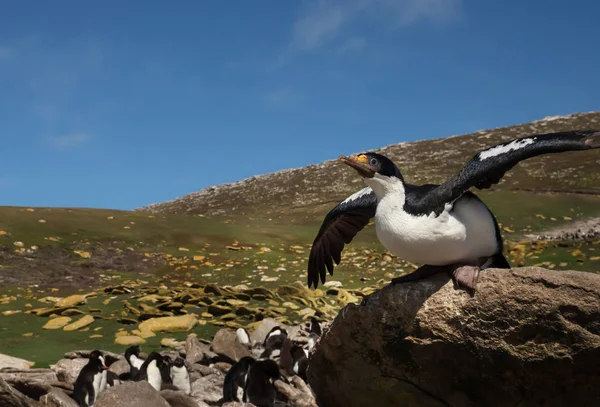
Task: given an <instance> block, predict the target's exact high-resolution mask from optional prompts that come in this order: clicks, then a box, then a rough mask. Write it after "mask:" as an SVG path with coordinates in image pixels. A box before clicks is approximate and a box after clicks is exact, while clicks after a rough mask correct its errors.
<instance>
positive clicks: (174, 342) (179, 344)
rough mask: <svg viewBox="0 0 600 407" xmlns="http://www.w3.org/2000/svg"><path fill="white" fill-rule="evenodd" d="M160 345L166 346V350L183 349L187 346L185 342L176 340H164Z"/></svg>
mask: <svg viewBox="0 0 600 407" xmlns="http://www.w3.org/2000/svg"><path fill="white" fill-rule="evenodd" d="M160 345H161V346H164V347H166V348H173V349H175V348H181V347H183V346H184V345H185V342H183V341H178V340H177V339H175V338H162V339H161V340H160Z"/></svg>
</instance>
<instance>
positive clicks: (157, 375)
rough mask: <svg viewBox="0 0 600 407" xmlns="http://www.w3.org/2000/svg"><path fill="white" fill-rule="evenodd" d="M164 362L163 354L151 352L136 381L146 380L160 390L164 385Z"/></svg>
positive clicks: (135, 378)
mask: <svg viewBox="0 0 600 407" xmlns="http://www.w3.org/2000/svg"><path fill="white" fill-rule="evenodd" d="M164 364H165V362H164V360H163V356H162V355H161V354H160V353H158V352H152V353H150V354H149V355H148V358H147V359H146V360H145V361H144V363H143V364H142V366H140V369H139V371H138V372H137V374H136V375H135V377H134V378H133V380H134V381H136V382H139V381H142V380H146V381H148V383H150V385H151V386H152V387H154V388H155V389H156V391H160V390H161V386H162V373H161V368H162V366H163V365H164Z"/></svg>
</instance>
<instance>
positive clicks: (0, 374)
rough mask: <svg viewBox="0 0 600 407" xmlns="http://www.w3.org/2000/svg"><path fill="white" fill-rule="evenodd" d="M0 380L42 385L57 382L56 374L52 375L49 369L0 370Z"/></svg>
mask: <svg viewBox="0 0 600 407" xmlns="http://www.w3.org/2000/svg"><path fill="white" fill-rule="evenodd" d="M0 378H2V379H4V380H6V381H9V382H10V381H14V380H16V379H24V380H37V381H40V382H43V383H53V382H57V381H59V380H58V377H57V375H56V373H54V372H53V371H52V370H50V369H45V368H40V369H12V368H6V369H2V370H0ZM0 406H1V404H0Z"/></svg>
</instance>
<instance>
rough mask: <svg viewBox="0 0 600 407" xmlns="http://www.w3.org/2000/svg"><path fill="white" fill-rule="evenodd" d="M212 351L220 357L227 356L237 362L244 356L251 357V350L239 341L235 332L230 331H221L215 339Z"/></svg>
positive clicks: (224, 329) (225, 329)
mask: <svg viewBox="0 0 600 407" xmlns="http://www.w3.org/2000/svg"><path fill="white" fill-rule="evenodd" d="M212 350H213V352H215V353H216V354H218V355H221V356H225V357H227V358H229V359H231V360H233V361H234V362H237V361H238V360H240V359H241V358H243V357H244V356H250V350H249V349H248V348H247V347H246V346H244V345H242V344H241V343H239V342H238V341H237V336H236V334H235V332H233V331H231V330H230V329H227V328H223V329H220V330H219V331H218V332H217V333H216V334H215V338H214V339H213V343H212Z"/></svg>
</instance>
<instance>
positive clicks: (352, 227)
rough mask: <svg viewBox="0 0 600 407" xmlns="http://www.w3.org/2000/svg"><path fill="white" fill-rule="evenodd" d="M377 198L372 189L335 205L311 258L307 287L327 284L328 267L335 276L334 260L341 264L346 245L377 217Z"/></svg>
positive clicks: (360, 192) (353, 195) (311, 253)
mask: <svg viewBox="0 0 600 407" xmlns="http://www.w3.org/2000/svg"><path fill="white" fill-rule="evenodd" d="M376 209H377V197H376V196H375V193H374V192H373V190H372V189H371V188H370V187H366V188H363V189H361V190H360V191H358V192H356V193H354V194H352V195H350V196H349V197H348V198H346V199H345V200H344V201H342V202H340V203H339V204H338V205H336V206H335V207H334V208H333V209H332V210H331V211H330V212H329V213H328V214H327V216H325V219H324V220H323V224H322V225H321V229H319V233H318V234H317V237H316V238H315V240H314V242H313V245H312V248H311V250H310V255H309V258H308V287H311V285H313V284H314V286H315V288H317V286H318V285H319V277H320V278H321V283H325V276H326V274H325V267H327V270H328V271H329V274H330V275H333V261H335V264H340V260H341V254H342V250H344V244H348V243H350V242H351V241H352V239H353V238H354V236H356V234H357V233H358V232H359V231H361V230H362V229H363V228H364V227H365V226H366V225H367V224H368V223H369V220H370V219H371V218H372V217H373V216H375V210H376Z"/></svg>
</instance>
